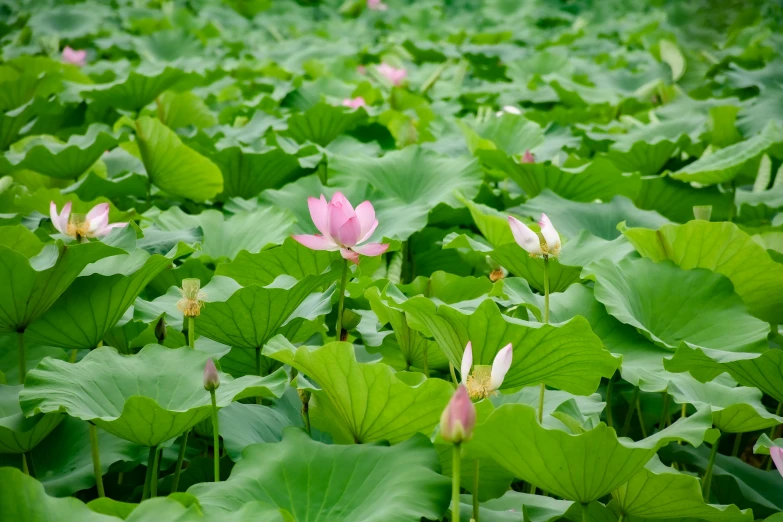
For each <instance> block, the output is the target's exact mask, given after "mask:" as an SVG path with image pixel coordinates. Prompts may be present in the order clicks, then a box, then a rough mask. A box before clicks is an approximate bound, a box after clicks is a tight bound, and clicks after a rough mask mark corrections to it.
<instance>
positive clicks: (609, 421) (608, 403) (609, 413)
mask: <svg viewBox="0 0 783 522" xmlns="http://www.w3.org/2000/svg"><path fill="white" fill-rule="evenodd" d="M613 390H614V374H612V376H611V377H609V384H607V385H606V425H607V426H609V427H610V428H613V427H614V420H613V418H612V391H613Z"/></svg>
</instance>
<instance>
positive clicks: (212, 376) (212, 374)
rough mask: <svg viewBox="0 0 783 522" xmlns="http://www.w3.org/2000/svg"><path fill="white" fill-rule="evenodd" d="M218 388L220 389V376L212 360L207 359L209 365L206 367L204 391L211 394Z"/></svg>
mask: <svg viewBox="0 0 783 522" xmlns="http://www.w3.org/2000/svg"><path fill="white" fill-rule="evenodd" d="M218 387H220V376H219V375H218V371H217V367H216V366H215V362H214V361H213V360H212V359H207V364H206V365H204V389H205V390H207V391H209V392H211V391H215V390H217V389H218Z"/></svg>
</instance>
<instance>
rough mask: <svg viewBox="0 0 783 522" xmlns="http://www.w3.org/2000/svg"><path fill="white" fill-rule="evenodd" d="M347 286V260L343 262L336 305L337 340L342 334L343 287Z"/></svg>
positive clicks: (335, 333)
mask: <svg viewBox="0 0 783 522" xmlns="http://www.w3.org/2000/svg"><path fill="white" fill-rule="evenodd" d="M346 284H348V260H347V259H345V260H344V261H343V277H342V279H341V280H340V301H339V304H338V305H337V326H336V327H335V332H334V335H335V337H336V338H337V340H339V339H340V336H341V335H342V332H343V307H344V306H345V285H346Z"/></svg>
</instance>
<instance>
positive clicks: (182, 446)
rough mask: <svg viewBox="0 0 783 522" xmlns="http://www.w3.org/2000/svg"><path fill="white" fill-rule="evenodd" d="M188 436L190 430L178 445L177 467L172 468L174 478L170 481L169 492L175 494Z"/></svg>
mask: <svg viewBox="0 0 783 522" xmlns="http://www.w3.org/2000/svg"><path fill="white" fill-rule="evenodd" d="M188 435H190V430H188V431H186V432H185V435H184V436H183V437H182V442H180V443H179V455H177V465H176V466H175V467H174V478H173V479H172V481H171V492H172V493H176V492H177V486H179V475H180V473H182V463H183V462H184V460H185V452H186V451H187V450H188Z"/></svg>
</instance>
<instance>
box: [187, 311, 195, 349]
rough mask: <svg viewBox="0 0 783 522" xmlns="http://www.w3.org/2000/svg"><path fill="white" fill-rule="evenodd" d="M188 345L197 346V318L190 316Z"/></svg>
mask: <svg viewBox="0 0 783 522" xmlns="http://www.w3.org/2000/svg"><path fill="white" fill-rule="evenodd" d="M188 346H190V347H191V348H195V347H196V318H195V317H188Z"/></svg>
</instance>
